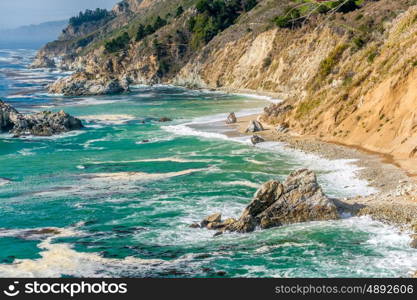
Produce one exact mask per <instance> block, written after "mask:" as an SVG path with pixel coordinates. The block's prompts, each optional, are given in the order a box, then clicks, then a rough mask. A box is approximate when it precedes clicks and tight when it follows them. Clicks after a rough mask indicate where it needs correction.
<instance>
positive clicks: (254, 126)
mask: <svg viewBox="0 0 417 300" xmlns="http://www.w3.org/2000/svg"><path fill="white" fill-rule="evenodd" d="M263 130H264V127H263V126H262V124H261V123H260V122H259V121H255V120H252V121H250V122H249V125H248V128H247V129H246V132H258V131H263Z"/></svg>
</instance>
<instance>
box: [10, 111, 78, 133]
mask: <svg viewBox="0 0 417 300" xmlns="http://www.w3.org/2000/svg"><path fill="white" fill-rule="evenodd" d="M82 127H83V125H82V123H81V121H80V120H79V119H77V118H74V117H73V116H70V115H69V114H67V113H66V112H64V111H62V110H61V111H60V112H56V113H54V112H50V111H43V112H39V113H35V114H32V115H27V116H25V115H20V116H19V118H18V120H17V122H16V123H15V125H14V127H13V128H12V130H11V131H10V133H11V134H13V135H14V136H16V137H18V136H23V135H36V136H52V135H55V134H60V133H64V132H68V131H72V130H79V129H81V128H82Z"/></svg>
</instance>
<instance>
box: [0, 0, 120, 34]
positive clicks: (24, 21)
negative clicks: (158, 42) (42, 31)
mask: <svg viewBox="0 0 417 300" xmlns="http://www.w3.org/2000/svg"><path fill="white" fill-rule="evenodd" d="M120 1H121V0H72V1H68V0H37V1H36V3H34V1H33V0H2V1H1V2H0V30H2V29H13V28H17V27H21V26H26V25H37V24H41V23H45V22H52V21H62V20H67V19H69V18H70V17H72V16H75V15H76V14H78V13H79V12H80V11H83V10H85V9H94V8H97V7H100V8H107V9H110V8H112V7H113V6H114V4H116V3H117V2H120Z"/></svg>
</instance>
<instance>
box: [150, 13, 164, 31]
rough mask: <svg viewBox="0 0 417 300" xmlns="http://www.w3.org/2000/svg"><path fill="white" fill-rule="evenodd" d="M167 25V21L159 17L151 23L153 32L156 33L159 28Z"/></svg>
mask: <svg viewBox="0 0 417 300" xmlns="http://www.w3.org/2000/svg"><path fill="white" fill-rule="evenodd" d="M166 24H167V21H166V20H165V19H162V18H161V17H160V16H158V17H157V18H156V19H155V22H154V23H153V30H154V31H157V30H158V29H159V28H162V27H164V26H165V25H166Z"/></svg>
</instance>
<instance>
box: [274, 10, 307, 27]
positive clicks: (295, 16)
mask: <svg viewBox="0 0 417 300" xmlns="http://www.w3.org/2000/svg"><path fill="white" fill-rule="evenodd" d="M303 20H304V17H301V13H300V10H299V9H296V8H291V7H287V8H286V9H285V11H284V14H283V15H281V16H278V17H276V18H275V20H274V22H275V24H276V25H277V26H278V27H280V28H291V27H295V26H297V25H299V24H301V22H302V21H303Z"/></svg>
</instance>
